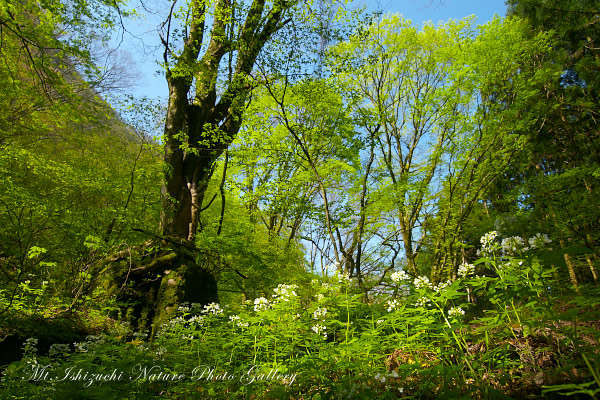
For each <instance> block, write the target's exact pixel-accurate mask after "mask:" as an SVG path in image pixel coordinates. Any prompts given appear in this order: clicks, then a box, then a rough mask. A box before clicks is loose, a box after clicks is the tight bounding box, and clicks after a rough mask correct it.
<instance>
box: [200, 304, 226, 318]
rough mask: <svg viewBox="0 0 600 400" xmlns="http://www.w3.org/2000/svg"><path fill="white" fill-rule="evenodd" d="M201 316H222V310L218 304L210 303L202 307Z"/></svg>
mask: <svg viewBox="0 0 600 400" xmlns="http://www.w3.org/2000/svg"><path fill="white" fill-rule="evenodd" d="M202 314H209V315H221V314H223V309H222V308H221V306H220V305H219V304H218V303H210V304H207V305H205V306H204V310H202Z"/></svg>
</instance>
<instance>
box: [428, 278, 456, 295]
mask: <svg viewBox="0 0 600 400" xmlns="http://www.w3.org/2000/svg"><path fill="white" fill-rule="evenodd" d="M450 285H452V281H451V280H449V279H448V280H447V281H446V282H440V283H438V284H437V285H431V289H432V290H433V291H434V292H442V291H443V290H444V289H446V288H447V287H448V286H450Z"/></svg>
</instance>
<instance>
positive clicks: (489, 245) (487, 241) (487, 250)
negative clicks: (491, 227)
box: [477, 231, 498, 256]
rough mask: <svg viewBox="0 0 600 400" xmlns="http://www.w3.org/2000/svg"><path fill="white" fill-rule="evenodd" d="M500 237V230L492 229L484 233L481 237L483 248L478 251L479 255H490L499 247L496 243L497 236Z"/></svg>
mask: <svg viewBox="0 0 600 400" xmlns="http://www.w3.org/2000/svg"><path fill="white" fill-rule="evenodd" d="M497 237H498V232H496V231H491V232H488V233H486V234H485V235H483V236H482V237H481V239H480V242H481V250H478V251H477V255H478V256H486V255H490V254H492V253H493V252H494V250H496V249H497V248H498V245H497V243H496V238H497Z"/></svg>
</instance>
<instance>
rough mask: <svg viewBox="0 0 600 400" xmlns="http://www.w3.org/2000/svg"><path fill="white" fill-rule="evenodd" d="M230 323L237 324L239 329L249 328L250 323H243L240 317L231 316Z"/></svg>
mask: <svg viewBox="0 0 600 400" xmlns="http://www.w3.org/2000/svg"><path fill="white" fill-rule="evenodd" d="M229 321H230V322H231V323H233V324H235V325H236V326H237V327H238V328H247V327H248V325H249V324H248V322H243V321H242V319H241V318H240V316H239V315H230V316H229Z"/></svg>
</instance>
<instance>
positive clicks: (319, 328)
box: [310, 324, 327, 339]
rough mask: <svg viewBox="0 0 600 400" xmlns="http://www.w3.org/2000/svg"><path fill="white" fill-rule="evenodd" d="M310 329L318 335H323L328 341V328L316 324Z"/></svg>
mask: <svg viewBox="0 0 600 400" xmlns="http://www.w3.org/2000/svg"><path fill="white" fill-rule="evenodd" d="M310 329H311V330H312V331H313V332H314V333H316V334H317V335H323V337H324V338H325V339H327V332H325V331H326V330H327V327H326V326H325V325H321V324H316V325H315V326H313V327H312V328H310Z"/></svg>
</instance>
